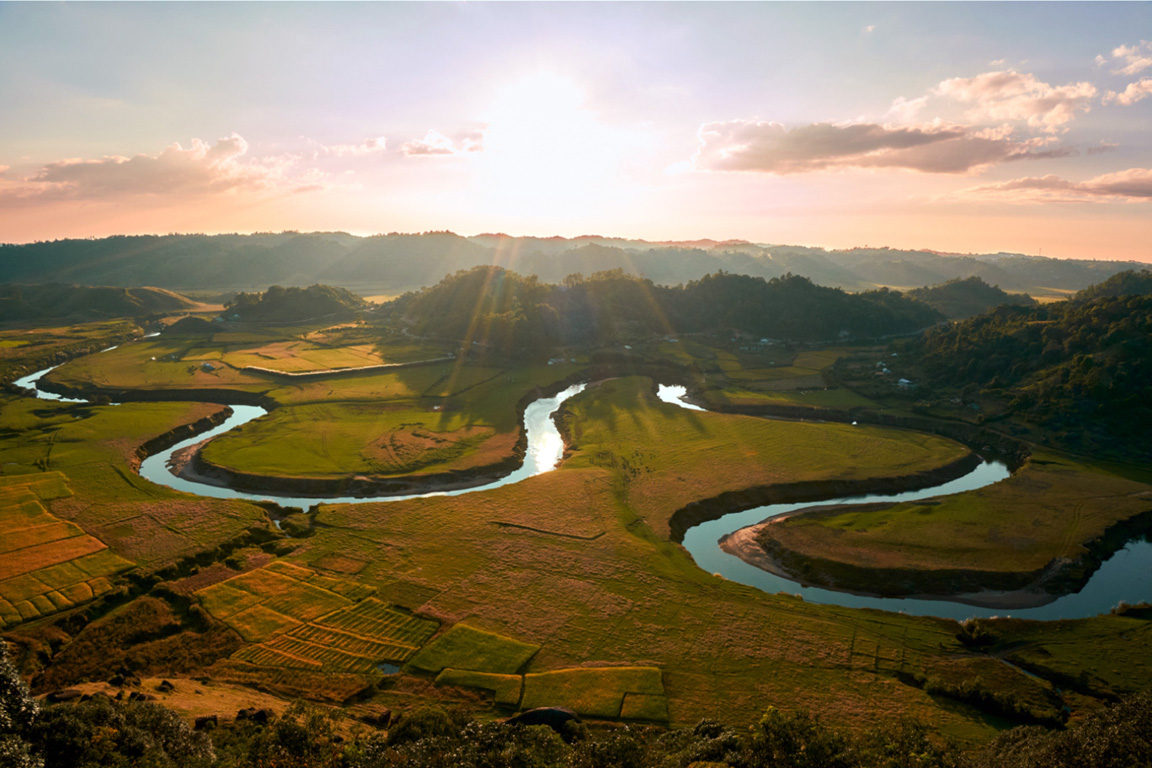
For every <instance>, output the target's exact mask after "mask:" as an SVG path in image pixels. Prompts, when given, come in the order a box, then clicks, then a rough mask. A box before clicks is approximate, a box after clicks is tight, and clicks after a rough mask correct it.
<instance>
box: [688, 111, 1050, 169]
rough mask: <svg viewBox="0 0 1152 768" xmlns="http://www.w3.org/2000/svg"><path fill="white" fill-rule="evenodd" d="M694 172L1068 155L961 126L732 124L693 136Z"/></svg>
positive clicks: (964, 165)
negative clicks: (696, 141)
mask: <svg viewBox="0 0 1152 768" xmlns="http://www.w3.org/2000/svg"><path fill="white" fill-rule="evenodd" d="M698 136H699V139H700V147H699V149H698V151H697V154H696V157H695V158H694V161H693V162H694V165H695V167H696V168H697V169H698V170H706V171H752V172H760V173H773V174H791V173H807V172H811V171H820V170H826V169H833V168H905V169H909V170H916V171H921V172H924V173H966V172H970V171H972V170H974V169H976V168H979V167H981V166H985V165H989V164H992V163H1001V162H1007V161H1012V160H1023V159H1036V158H1044V157H1060V156H1065V155H1068V154H1072V150H1065V149H1051V150H1044V149H1042V147H1043V146H1044V145H1046V144H1047V143H1048V140H1041V139H1034V140H1031V141H1025V142H1019V141H1014V140H1013V139H1011V138H1010V131H1006V130H1004V129H992V130H987V131H977V130H973V129H971V128H967V127H964V126H925V127H889V126H884V125H879V124H876V123H853V124H847V125H834V124H831V123H816V124H812V125H805V126H800V127H797V128H792V129H790V130H789V129H787V128H785V127H784V126H783V125H781V124H780V123H774V122H765V121H758V120H733V121H728V122H717V123H708V124H706V125H703V126H701V127H700V130H699V133H698Z"/></svg>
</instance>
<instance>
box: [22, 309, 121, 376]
mask: <svg viewBox="0 0 1152 768" xmlns="http://www.w3.org/2000/svg"><path fill="white" fill-rule="evenodd" d="M139 333H140V330H139V328H137V326H136V324H135V323H132V322H130V321H127V320H105V321H101V322H96V323H85V324H82V325H74V326H64V327H46V328H45V327H40V328H29V329H21V330H3V331H0V381H13V380H14V379H18V378H20V377H21V376H23V375H25V374H29V373H32V372H33V371H37V370H40V369H42V368H47V367H48V366H50V365H55V364H56V363H58V362H60V359H59V357H58V355H60V354H79V353H84V352H95V351H97V350H99V349H103V348H104V347H108V346H111V345H112V344H115V343H118V342H119V341H121V340H122V339H124V338H126V337H128V336H131V335H133V334H139Z"/></svg>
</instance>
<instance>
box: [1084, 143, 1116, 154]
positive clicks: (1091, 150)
mask: <svg viewBox="0 0 1152 768" xmlns="http://www.w3.org/2000/svg"><path fill="white" fill-rule="evenodd" d="M1119 146H1120V145H1119V144H1109V143H1108V142H1106V141H1102V142H1100V143H1099V144H1098V145H1097V146H1095V147H1088V154H1089V155H1102V154H1104V153H1105V152H1113V151H1115V150H1116V148H1117V147H1119Z"/></svg>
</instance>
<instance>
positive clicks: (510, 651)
mask: <svg viewBox="0 0 1152 768" xmlns="http://www.w3.org/2000/svg"><path fill="white" fill-rule="evenodd" d="M539 650H540V646H539V645H534V644H531V643H523V642H520V641H519V640H514V639H513V638H511V637H505V636H504V635H499V634H496V633H494V632H485V631H484V630H481V629H477V628H475V627H472V626H469V625H467V624H456V625H455V626H453V627H452V628H451V629H449V630H448V631H447V632H445V633H444V634H443V635H441V636H440V637H438V638H436V640H434V641H433V642H431V643H429V644H428V645H427V646H426V647H425V648H423V649H422V650H421V651H420V652H419V653H418V654H416V656H414V657H413V658H412V660H411V661H410V662H409V663H410V665H411V666H412V667H413V668H414V669H419V670H422V671H425V672H432V673H439V672H440V671H442V670H444V669H447V668H449V667H450V668H452V669H456V670H467V671H470V672H488V673H492V674H502V675H511V674H515V673H517V672H519V671H520V669H521V668H522V667H523V666H524V665H525V664H527V663H528V661H529V659H531V658H532V657H533V656H535V655H536V652H537V651H539Z"/></svg>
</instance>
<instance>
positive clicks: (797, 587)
mask: <svg viewBox="0 0 1152 768" xmlns="http://www.w3.org/2000/svg"><path fill="white" fill-rule="evenodd" d="M105 351H107V350H105ZM97 354H99V353H97ZM56 367H57V366H53V367H52V368H47V369H44V370H41V371H37V372H36V373H33V374H30V375H28V376H25V377H23V378H21V379H18V380H17V381H16V382H15V384H16V385H17V386H20V387H24V388H26V389H31V390H34V391H35V392H36V393H37V396H38V397H41V398H44V399H48V400H59V401H66V402H84V401H83V400H76V399H70V398H63V397H61V396H59V395H56V394H53V393H50V392H45V391H43V390H41V389H39V388H38V386H37V382H38V381H39V380H40V377H42V376H43V375H45V374H46V373H48V372H49V371H51V370H53V369H54V368H56ZM585 386H586V385H584V384H575V385H573V386H571V387H568V388H567V389H565V390H564V391H562V392H560V393H559V394H556V395H554V396H552V397H542V398H539V399H537V400H535V401H533V402H532V403H530V404H529V405H528V406H527V407H526V408H525V410H524V428H525V432H526V434H527V442H528V447H527V450H526V452H525V457H524V463H523V464H522V465H521V466H520V468H518V469H516V470H514V471H513V472H511V473H509V474H508V475H505V476H504V477H501V478H499V479H497V480H494V481H492V482H488V483H484V484H482V485H476V486H472V487H469V488H456V489H452V490H444V491H430V492H425V493H415V494H408V495H388V496H378V497H360V496H346V497H332V498H315V497H292V496H277V495H274V494H268V493H259V494H255V493H245V492H243V491H236V490H233V489H231V488H227V487H222V486H217V485H210V484H207V483H202V482H197V481H193V480H188V479H185V478H181V477H178V476H176V475H174V474H172V472H171V471H170V470H169V466H168V465H169V461H170V459H171V457H172V454H174V453H176V452H177V451H180V450H182V449H184V448H188V447H190V446H193V445H196V444H198V443H201V442H204V441H205V440H208V439H211V438H213V437H216V436H218V435H221V434H223V433H225V432H227V431H229V430H231V429H234V428H236V427H238V426H240V425H241V424H246V423H247V422H249V421H252V420H253V419H257V418H259V417H261V416H263V415H265V414H266V413H267V410H265V409H264V408H261V407H259V406H252V405H233V406H231V408H232V415H231V416H230V417H229V418H228V419H227V420H226V421H224V422H223V423H221V424H220V425H218V426H217V427H215V428H213V429H211V430H209V431H207V432H202V433H200V434H198V435H196V436H195V437H192V438H189V439H187V440H184V441H181V442H180V443H178V444H176V445H174V446H172V447H171V448H169V449H167V450H164V451H161V452H159V453H157V454H154V455H152V456H150V457H148V458H147V459H145V460H144V461H143V462H142V463H141V465H140V475H141V476H142V477H144V478H145V479H147V480H150V481H152V482H154V483H157V484H158V485H164V486H167V487H169V488H173V489H175V490H178V491H183V492H185V493H192V494H197V495H200V496H208V497H212V498H218V499H246V500H249V501H274V502H276V503H277V504H279V505H281V506H284V507H294V508H297V509H301V510H308V509H310V508H311V507H312V506H314V505H316V504H355V503H363V502H373V501H401V500H404V499H413V498H422V497H429V496H459V495H462V494H466V493H476V492H479V491H485V490H491V489H493V488H499V487H500V486H503V485H509V484H511V483H516V482H519V481H521V480H524V479H525V478H528V477H531V476H533V475H538V474H541V473H543V472H549V471H551V470H553V469H555V468H556V465H557V464H558V463H559V461H560V459H561V457H562V456H563V453H564V440H563V438H562V437H561V435H560V432H559V430H557V428H556V424H555V422H554V421H553V419H552V416H553V414H555V413H556V411H557V410H558V409H559V408H560V405H561V404H562V403H563V402H564V401H565V400H567V399H569V398H570V397H573V396H575V395H577V394H579V393H580V392H582V391H583V390H584V388H585ZM657 394H658V397H659V398H660V399H661V400H662V401H664V402H667V403H672V404H675V405H677V406H680V407H682V408H689V409H691V410H695V411H704V410H705V409H703V408H701V407H700V406H698V405H694V404H692V403H690V402H686V401H685V400H684V398H685V396H686V391H685V389H684V387H678V386H666V385H663V384H661V385H658V388H657ZM1008 476H1009V472H1008V469H1007V467H1006V466H1005V465H1004V464H1002V463H1000V462H995V461H990V462H985V463H983V464H981V465H980V466H978V467H976V469H974V470H973V471H972V472H970V473H968V474H967V475H965V476H963V477H961V478H958V479H956V480H952V481H950V482H947V483H944V484H942V485H938V486H935V487H932V488H926V489H922V490H919V491H908V492H905V493H898V494H872V495H863V496H851V497H844V498H837V499H828V500H826V501H823V502H815V503H814V502H802V503H795V504H772V505H768V506H762V507H755V508H752V509H748V510H744V511H741V512H733V513H730V514H727V515H724V516H723V517H720V518H718V519H716V520H709V521H706V522H703V523H700V524H699V525H696V526H694V527H693V528H691V529H689V530H688V531H687V533H686V534H685V536H684V542H683V544H684V547H685V548H686V549H687V550H688V552H689V553H690V554H691V556H692V557H693V558H694V559H695V561H696V563H697V564H698V565H699V566H700V567H701V568H703V569H704V570H706V571H708V572H710V573H715V574H717V575H719V576H722V577H723V578H726V579H729V580H731V581H736V582H739V583H742V584H748V585H751V586H754V587H757V588H758V589H762V590H764V591H766V592H787V593H790V594H796V595H799V596H801V597H802V598H803V599H805V600H808V601H810V602H814V603H827V604H834V605H842V606H847V607H851V608H876V609H880V610H887V611H899V612H902V613H907V614H912V615H927V616H941V617H946V618H953V619H965V618H968V617H971V616H994V615H999V616H1014V617H1018V618H1029V619H1045V620H1052V619H1071V618H1082V617H1087V616H1095V615H1097V614H1099V613H1105V612H1107V611H1109V610H1110V609H1111V608H1112V607H1114V606H1115V605H1116V604H1117V603H1119V602H1121V601H1126V602H1128V603H1138V602H1141V601H1143V600H1148V599H1149V598H1150V597H1152V568H1149V567H1148V565H1147V564H1148V563H1149V562H1152V543H1150V542H1149V541H1147V540H1145V539H1139V540H1133V541H1131V542H1129V543H1128V545H1127V546H1125V547H1124V548H1123V549H1121V550H1119V551H1118V552H1116V553H1115V554H1114V555H1113V556H1112V557H1111V558H1109V559H1108V560H1107V561H1106V562H1105V563H1104V564H1103V565H1102V566H1101V567H1100V568H1099V569H1098V570H1097V571H1096V573H1094V574H1093V575H1092V577H1091V579H1090V580H1089V582H1088V583H1087V584H1086V585H1085V587H1084V588H1083V589H1082V590H1081V591H1080V592H1077V593H1075V594H1070V595H1065V596H1062V597H1059V598H1057V599H1055V600H1054V601H1053V602H1051V603H1048V604H1047V605H1044V606H1040V607H1037V608H1026V609H1004V608H1000V609H988V608H980V607H974V606H971V605H966V604H964V603H963V602H959V601H958V600H961V599H962V596H960V597H958V598H955V599H950V600H944V599H912V598H888V597H873V596H867V595H856V594H853V593H850V592H841V591H836V590H830V589H822V588H819V587H806V586H802V585H801V584H800V583H799V582H796V581H794V580H792V579H788V578H784V577H781V576H776V575H775V574H772V573H769V572H767V571H764V570H761V569H759V568H756V567H755V566H752V565H749V564H748V563H745V562H744V561H743V560H741V559H739V558H738V557H735V556H734V555H730V554H728V553H726V552H724V551H723V550H721V549H720V547H719V546H718V545H717V542H718V541H719V539H720V538H722V537H723V536H725V535H726V534H728V533H732V532H734V531H737V530H739V529H741V528H744V527H746V526H749V525H754V524H756V523H759V522H762V521H763V520H765V519H767V518H770V517H774V516H776V515H779V514H782V513H785V512H790V511H792V510H795V509H800V508H804V507H814V506H827V505H835V504H849V503H866V502H878V501H911V500H914V499H923V498H928V497H932V496H943V495H947V494H952V493H960V492H963V491H969V490H974V489H976V488H982V487H984V486H986V485H990V484H992V483H996V482H999V481H1001V480H1003V479H1005V478H1007V477H1008Z"/></svg>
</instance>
